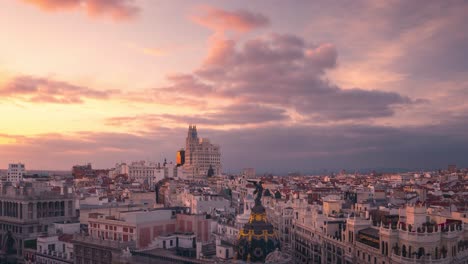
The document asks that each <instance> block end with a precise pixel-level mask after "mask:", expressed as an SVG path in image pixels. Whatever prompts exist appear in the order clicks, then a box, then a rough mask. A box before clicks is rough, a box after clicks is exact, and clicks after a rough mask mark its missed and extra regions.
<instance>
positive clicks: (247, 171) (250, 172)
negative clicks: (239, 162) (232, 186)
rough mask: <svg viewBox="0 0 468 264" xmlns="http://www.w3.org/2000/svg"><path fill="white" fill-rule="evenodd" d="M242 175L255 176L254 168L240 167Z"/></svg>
mask: <svg viewBox="0 0 468 264" xmlns="http://www.w3.org/2000/svg"><path fill="white" fill-rule="evenodd" d="M242 175H244V176H245V177H247V178H255V175H256V174H255V169H254V168H244V169H242Z"/></svg>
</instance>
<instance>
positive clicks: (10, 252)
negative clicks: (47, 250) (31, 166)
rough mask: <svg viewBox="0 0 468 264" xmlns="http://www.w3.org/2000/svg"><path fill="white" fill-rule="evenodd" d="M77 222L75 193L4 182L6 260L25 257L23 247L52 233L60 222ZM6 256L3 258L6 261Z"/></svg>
mask: <svg viewBox="0 0 468 264" xmlns="http://www.w3.org/2000/svg"><path fill="white" fill-rule="evenodd" d="M64 221H69V222H76V221H77V214H76V210H75V198H74V194H73V193H71V192H68V191H63V192H60V191H58V192H56V191H53V190H51V189H50V188H48V187H47V186H45V185H44V184H43V183H30V182H28V183H21V184H20V185H19V186H13V185H12V184H11V183H8V182H6V183H1V184H0V248H2V249H4V250H5V254H4V255H3V256H0V263H3V262H2V261H3V260H5V259H9V260H11V259H17V260H22V259H23V258H24V255H23V253H24V252H23V250H24V249H25V248H28V247H29V246H31V245H32V244H35V240H36V239H37V238H38V237H40V236H43V235H45V234H47V233H48V231H49V228H51V227H52V226H53V224H54V223H56V222H64ZM2 258H3V260H2Z"/></svg>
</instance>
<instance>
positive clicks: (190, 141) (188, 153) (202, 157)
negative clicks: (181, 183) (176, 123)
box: [183, 125, 221, 178]
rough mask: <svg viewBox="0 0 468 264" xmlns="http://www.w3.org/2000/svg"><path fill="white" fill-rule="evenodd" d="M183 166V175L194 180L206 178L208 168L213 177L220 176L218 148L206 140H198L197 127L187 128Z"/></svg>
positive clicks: (219, 153) (219, 152)
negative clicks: (194, 178)
mask: <svg viewBox="0 0 468 264" xmlns="http://www.w3.org/2000/svg"><path fill="white" fill-rule="evenodd" d="M183 166H184V171H185V175H187V176H192V177H196V178H205V177H207V176H208V172H209V171H210V168H211V169H212V172H213V175H219V174H221V151H220V147H219V145H217V144H212V143H211V142H210V140H209V139H207V138H199V137H198V132H197V126H192V125H190V126H189V129H188V133H187V138H186V140H185V164H184V165H183ZM210 174H211V173H210Z"/></svg>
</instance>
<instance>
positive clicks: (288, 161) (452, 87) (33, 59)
mask: <svg viewBox="0 0 468 264" xmlns="http://www.w3.org/2000/svg"><path fill="white" fill-rule="evenodd" d="M466 14H468V2H466V1H463V0H460V1H449V0H447V1H426V0H424V1H406V0H401V1H396V0H395V1H393V0H392V1H374V0H369V1H354V0H352V1H328V0H327V1H283V0H265V1H219V0H216V1H187V0H181V1H177V0H170V1H159V0H4V1H2V7H1V8H0V32H1V34H0V116H1V118H0V168H5V167H7V164H8V163H10V162H24V163H26V166H27V168H29V169H70V168H71V166H72V165H74V164H80V163H87V162H91V163H93V165H94V166H95V167H99V168H107V167H111V166H113V164H115V163H116V162H120V161H132V160H141V159H144V160H151V161H161V160H162V159H164V158H165V157H167V159H168V160H172V161H174V160H175V152H176V151H177V150H178V149H179V148H181V147H184V144H185V136H186V134H187V129H188V125H189V124H196V125H197V128H198V131H199V136H202V137H208V138H210V139H211V140H212V141H213V142H215V143H219V144H220V145H221V150H222V160H223V166H224V170H225V171H226V172H237V171H239V170H240V169H241V168H243V167H255V168H257V170H258V171H259V172H278V173H284V172H288V171H297V170H299V171H304V172H307V171H312V170H318V169H325V168H327V169H341V168H348V169H352V168H395V167H396V168H440V167H446V166H447V164H452V163H453V164H457V165H458V166H459V167H462V166H468V158H467V157H468V29H467V25H468V16H467V15H466Z"/></svg>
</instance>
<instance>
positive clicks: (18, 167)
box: [7, 163, 26, 182]
mask: <svg viewBox="0 0 468 264" xmlns="http://www.w3.org/2000/svg"><path fill="white" fill-rule="evenodd" d="M25 173H26V168H25V166H24V164H23V163H11V164H8V171H7V181H9V182H19V181H22V180H23V176H24V174H25Z"/></svg>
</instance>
